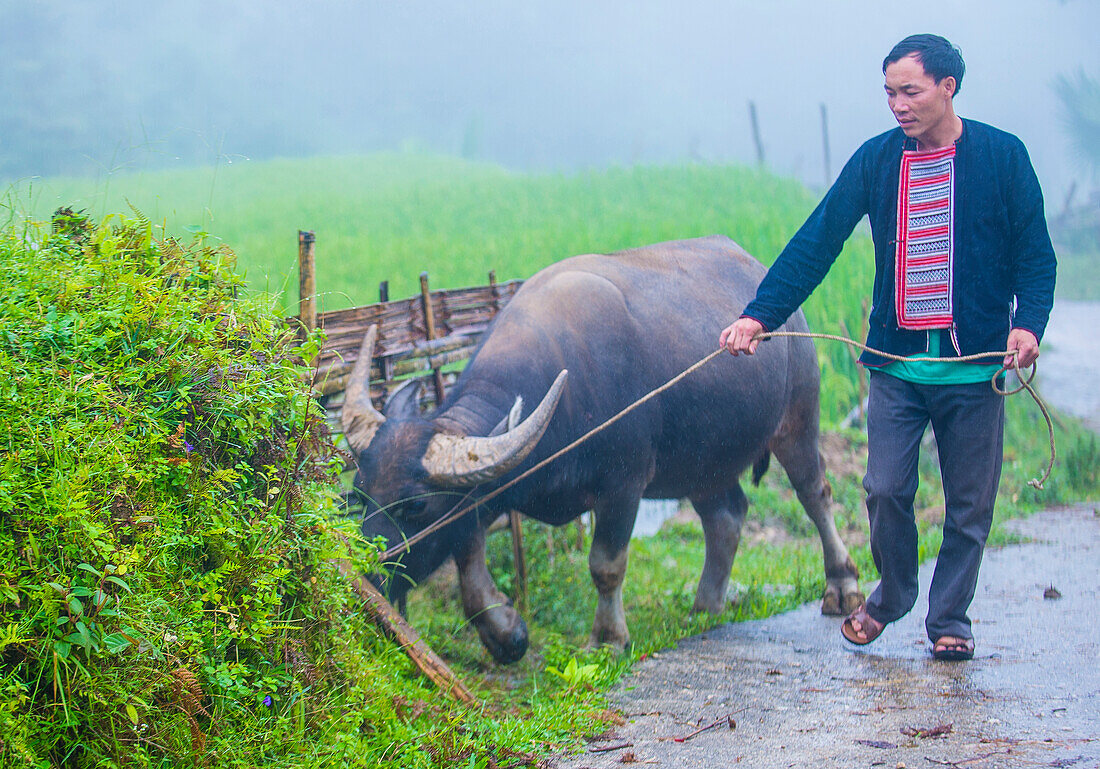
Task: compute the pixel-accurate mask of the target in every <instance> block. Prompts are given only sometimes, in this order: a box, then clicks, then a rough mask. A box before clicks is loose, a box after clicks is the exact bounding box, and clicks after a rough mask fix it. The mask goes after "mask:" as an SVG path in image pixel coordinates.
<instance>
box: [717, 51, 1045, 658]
mask: <svg viewBox="0 0 1100 769" xmlns="http://www.w3.org/2000/svg"><path fill="white" fill-rule="evenodd" d="M882 68H883V74H884V76H885V88H886V97H887V102H888V103H889V106H890V109H891V111H892V112H893V114H894V117H895V119H896V120H897V122H898V127H897V128H895V129H893V130H891V131H888V132H887V133H884V134H882V135H880V136H877V137H875V138H873V139H871V140H869V141H868V142H866V143H865V144H864V145H863V146H862V147H860V148H859V150H857V151H856V153H855V155H853V156H852V158H851V160H849V161H848V163H847V165H846V166H845V167H844V170H843V171H842V172H841V174H840V176H839V177H838V178H837V181H836V183H835V184H834V185H833V186H832V188H831V189H830V190H829V191H828V193H827V194H826V195H825V198H824V199H823V200H822V201H821V203H820V205H818V207H817V209H816V210H815V211H814V212H813V213H812V214H811V215H810V217H809V219H807V220H806V223H805V224H804V225H803V226H802V227H801V228H800V229H799V231H798V232H797V234H796V235H795V236H794V238H792V239H791V241H790V243H789V244H788V245H787V247H786V248H785V249H784V250H783V252H782V253H781V254H780V255H779V257H778V258H777V259H776V261H775V264H774V265H773V266H772V267H771V269H770V270H769V271H768V274H767V276H766V277H765V278H764V280H763V282H762V283H761V284H760V287H759V289H758V291H757V294H756V298H755V299H754V300H753V301H752V302H750V303H749V305H748V306H747V307H745V310H744V313H743V314H742V315H741V317H740V318H739V319H738V320H737V321H736V322H734V323H733V324H732V325H731V326H729V327H728V328H726V329H725V330H724V331H723V332H722V334H721V337H720V344H721V345H723V346H724V347H726V348H727V349H728V350H729V351H730V352H731V353H733V354H734V355H737V354H738V353H742V352H744V353H747V354H749V355H751V354H752V353H753V352H755V350H756V347H757V344H759V341H760V340H758V339H756V337H757V335H758V334H760V333H761V332H763V331H767V330H771V329H775V328H777V327H779V326H780V325H782V324H783V322H784V321H785V320H786V319H787V317H788V316H789V315H790V314H791V313H792V312H793V311H794V310H795V309H796V308H797V307H798V306H799V305H800V304H802V302H803V301H805V299H806V298H807V297H808V296H809V295H810V293H811V292H812V291H813V290H814V288H815V287H816V286H817V285H818V284H819V283H820V282H821V280H822V279H823V278H824V277H825V274H826V273H827V272H828V270H829V268H830V267H831V266H832V263H833V261H834V260H835V259H836V257H837V256H838V254H839V253H840V250H841V248H842V246H843V245H844V241H845V240H846V239H847V238H848V236H849V235H851V233H852V230H853V229H854V228H855V226H856V224H857V223H858V222H859V220H860V219H861V218H862V217H863V216H864V215H865V214H866V215H868V216H869V218H870V222H871V231H872V238H873V240H874V246H875V265H876V274H875V282H874V287H873V302H874V303H873V307H872V310H871V316H870V331H869V333H868V337H867V344H868V346H869V347H873V348H875V349H877V350H881V351H884V352H887V353H890V354H893V355H900V356H906V357H915V358H916V359H915V360H907V361H903V362H897V361H893V360H890V359H887V358H884V357H883V356H880V355H877V354H875V353H869V352H865V353H864V354H863V355H862V356H861V358H860V362H861V363H862V364H863V365H864V366H866V367H867V368H868V369H869V370H870V379H871V387H870V396H869V404H868V411H867V439H868V440H867V453H868V457H867V474H866V476H865V477H864V480H863V485H864V489H865V490H866V492H867V511H868V517H869V520H870V530H871V553H872V555H873V557H874V561H875V566H876V567H877V568H878V570H879V574H880V575H881V582H880V583H879V585H878V587H877V588H876V589H875V590H874V592H873V593H872V594H871V596H870V597H869V598H868V599H867V601H866V603H865V604H864V605H863V606H861V607H860V608H859V609H857V610H856V611H855V612H853V613H852V614H851V615H849V616H848V618H847V619H845V620H844V623H843V624H842V626H841V632H842V634H843V636H844V638H846V639H847V640H848V641H849V642H851V643H853V644H857V645H863V644H868V643H870V642H871V641H873V640H875V638H877V637H878V636H879V634H880V633H882V631H883V629H884V628H885V626H886V625H887V624H889V623H891V622H893V621H895V620H897V619H899V618H901V617H902V616H904V615H905V614H906V613H908V611H909V610H910V609H911V608H912V607H913V605H914V603H915V602H916V599H917V592H918V584H917V568H918V562H917V528H916V523H915V520H914V515H913V498H914V496H915V494H916V490H917V455H918V451H919V448H920V440H921V437H922V435H923V433H924V430H925V427H926V426H927V425H928V424H929V422H931V424H932V428H933V430H934V431H935V434H936V439H937V445H938V449H939V459H940V472H941V476H942V479H943V488H944V496H945V502H946V513H945V519H944V526H943V545H942V547H941V548H940V552H939V556H938V557H937V560H936V569H935V573H934V576H933V578H932V585H931V587H930V589H929V595H928V615H927V619H926V621H925V627H926V630H927V633H928V637H929V639H930V640H931V642H932V655H933V657H935V658H936V659H950V660H961V659H971V658H973V656H974V639H973V634H972V632H971V623H970V618H969V617H968V616H967V609H968V608H969V606H970V602H971V600H972V599H973V597H974V588H975V585H976V583H977V578H978V567H979V565H980V563H981V558H982V551H983V549H984V547H985V541H986V538H987V536H988V534H989V527H990V525H991V524H992V520H993V503H994V500H995V498H996V494H997V484H998V482H999V479H1000V472H1001V458H1002V443H1003V433H1004V401H1003V398H1002V397H1001V396H1000V395H998V394H997V393H996V392H995V391H994V390H993V389H992V388H991V387H990V383H989V380H990V378H991V376H992V375H993V373H995V372H996V370H997V369H998V368H999V366H1000V363H1001V362H1002V361H993V362H991V361H990V360H989V359H985V361H977V362H973V363H961V362H935V361H921V360H920V359H919V358H920V357H926V358H936V357H941V356H943V357H963V356H968V355H972V354H975V353H981V352H989V351H1004V350H1008V351H1009V354H1008V355H1006V356H1005V357H1004V360H1003V363H1004V365H1006V366H1007V365H1013V364H1014V363H1016V364H1018V365H1019V366H1020V367H1021V368H1023V367H1027V366H1030V365H1031V364H1032V362H1034V360H1035V358H1036V357H1037V356H1038V354H1039V340H1040V339H1042V336H1043V331H1044V329H1045V328H1046V323H1047V318H1048V315H1049V313H1050V309H1051V306H1052V304H1053V299H1054V278H1055V257H1054V250H1053V248H1052V247H1051V243H1050V236H1049V235H1048V233H1047V228H1046V220H1045V218H1044V215H1043V198H1042V192H1041V190H1040V188H1039V182H1038V180H1037V179H1036V177H1035V172H1034V170H1033V169H1032V166H1031V162H1030V160H1029V158H1028V155H1027V151H1026V150H1025V149H1024V146H1023V144H1022V143H1021V142H1020V140H1019V139H1017V138H1016V137H1015V136H1013V135H1011V134H1008V133H1005V132H1003V131H1000V130H998V129H996V128H993V127H991V126H988V125H985V124H983V123H979V122H976V121H972V120H963V119H961V118H959V117H958V116H957V115H956V114H955V109H954V97H955V96H956V95H957V94H958V92H959V87H960V86H961V84H962V77H963V72H964V65H963V60H962V57H961V55H960V54H959V51H958V49H956V48H955V47H954V46H952V45H951V43H949V42H948V41H947V40H945V39H944V38H942V37H938V36H936V35H914V36H911V37H908V38H906V39H905V40H903V41H901V42H900V43H898V45H896V46H895V47H894V49H893V50H892V51H891V52H890V54H889V55H888V56H887V57H886V59H885V60H884V61H883V65H882ZM1014 359H1015V360H1014Z"/></svg>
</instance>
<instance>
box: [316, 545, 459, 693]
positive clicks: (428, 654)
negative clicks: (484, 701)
mask: <svg viewBox="0 0 1100 769" xmlns="http://www.w3.org/2000/svg"><path fill="white" fill-rule="evenodd" d="M338 566H339V568H340V573H341V574H343V575H344V576H345V577H347V578H348V580H349V581H350V582H351V586H352V588H353V589H354V590H355V592H356V593H358V594H359V598H360V599H361V600H362V601H363V606H364V607H365V608H366V610H367V613H368V614H370V615H371V618H372V619H373V620H374V621H375V622H376V623H377V624H378V626H379V627H380V628H382V631H383V632H384V633H386V635H388V636H389V637H390V638H392V639H393V640H394V641H396V642H397V643H398V644H400V645H401V648H402V649H404V650H405V653H406V654H408V655H409V657H410V658H411V659H412V661H413V663H415V664H416V666H417V667H418V668H420V671H421V672H422V673H424V675H426V676H427V677H428V678H429V679H431V681H432V683H434V684H435V685H436V686H438V687H439V689H440V690H441V691H442V692H443V693H445V694H447V695H449V696H451V697H454V698H455V699H456V700H458V701H459V702H464V703H466V704H467V705H476V704H477V698H476V697H474V695H473V694H471V693H470V690H469V689H467V688H466V687H465V686H463V684H462V682H461V681H459V680H458V677H457V676H456V675H455V674H454V671H453V670H451V668H450V667H449V666H448V665H447V663H446V662H444V661H443V658H442V657H440V656H439V655H438V654H436V653H435V652H434V651H432V648H431V647H430V646H428V645H427V644H426V643H424V641H423V639H421V638H420V634H419V633H417V632H416V630H414V629H413V627H412V626H411V625H410V624H409V623H408V622H406V621H405V618H404V617H402V616H401V615H400V614H398V613H397V610H396V609H394V608H393V606H392V605H391V604H390V602H389V601H387V600H386V599H385V597H384V596H383V595H382V594H381V593H379V592H378V590H377V588H375V586H374V585H372V584H371V583H370V581H369V580H367V579H366V578H365V577H364V576H363V575H362V574H359V573H358V572H357V571H356V570H355V568H354V567H353V566H352V565H351V563H350V562H348V561H339V562H338Z"/></svg>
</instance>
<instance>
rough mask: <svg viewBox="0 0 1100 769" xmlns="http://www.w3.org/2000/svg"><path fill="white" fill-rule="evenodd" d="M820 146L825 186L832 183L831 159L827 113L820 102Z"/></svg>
mask: <svg viewBox="0 0 1100 769" xmlns="http://www.w3.org/2000/svg"><path fill="white" fill-rule="evenodd" d="M821 147H822V150H823V151H824V153H825V186H826V187H828V186H829V185H830V184H832V183H833V169H832V165H833V164H832V159H831V158H830V156H829V113H828V111H827V110H826V109H825V102H821Z"/></svg>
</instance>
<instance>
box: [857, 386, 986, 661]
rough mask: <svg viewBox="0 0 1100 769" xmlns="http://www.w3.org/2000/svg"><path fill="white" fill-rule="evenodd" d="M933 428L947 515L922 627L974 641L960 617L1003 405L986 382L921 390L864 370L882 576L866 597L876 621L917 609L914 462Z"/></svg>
mask: <svg viewBox="0 0 1100 769" xmlns="http://www.w3.org/2000/svg"><path fill="white" fill-rule="evenodd" d="M929 422H931V424H932V430H933V431H934V433H935V436H936V444H937V447H938V449H939V459H940V476H941V478H942V479H943V490H944V502H945V506H946V512H945V515H944V524H943V545H942V546H941V547H940V552H939V555H938V556H937V558H936V570H935V572H934V574H933V577H932V585H931V587H930V588H929V591H928V616H927V618H926V619H925V629H926V630H927V632H928V637H929V638H930V639H932V640H933V641H935V640H936V639H938V638H940V637H941V636H945V635H949V636H957V637H960V638H972V637H973V635H972V633H971V630H970V618H969V617H968V616H967V614H966V612H967V609H968V608H969V607H970V602H971V601H972V600H973V598H974V588H975V585H976V584H977V581H978V567H979V566H980V565H981V562H982V551H983V550H984V548H985V541H986V538H987V537H988V536H989V527H990V526H991V525H992V523H993V503H994V501H995V500H996V497H997V484H998V483H999V481H1000V477H1001V459H1002V453H1003V445H1004V398H1003V397H1002V396H1000V395H998V394H997V393H995V392H994V391H993V388H991V387H990V386H989V383H988V382H979V383H976V384H963V385H921V384H914V383H912V382H907V381H904V380H902V379H898V378H897V377H893V376H890V375H889V374H884V373H882V372H879V371H871V391H870V398H869V401H868V407H867V475H866V476H864V479H863V488H864V489H865V490H866V491H867V513H868V517H869V520H870V524H871V554H872V556H873V557H874V560H875V566H876V567H877V568H878V571H879V574H880V575H881V577H882V580H881V582H879V585H878V587H876V588H875V590H874V592H873V593H871V595H870V597H869V598H868V599H867V612H868V613H869V614H870V615H871V616H872V617H873V618H874V619H876V620H878V621H880V622H893V621H894V620H896V619H899V618H900V617H902V616H904V615H905V614H907V613H908V612H909V610H910V609H912V608H913V605H914V604H915V603H916V601H917V592H918V584H917V567H918V560H917V526H916V520H915V518H914V515H913V498H914V497H915V496H916V492H917V457H918V454H919V451H920V442H921V438H922V437H923V435H924V430H925V427H926V426H927V425H928V424H929Z"/></svg>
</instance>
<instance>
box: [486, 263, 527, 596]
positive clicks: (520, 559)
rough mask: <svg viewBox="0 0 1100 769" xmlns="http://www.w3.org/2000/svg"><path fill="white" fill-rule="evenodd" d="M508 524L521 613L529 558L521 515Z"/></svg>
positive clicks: (514, 421) (514, 418)
mask: <svg viewBox="0 0 1100 769" xmlns="http://www.w3.org/2000/svg"><path fill="white" fill-rule="evenodd" d="M495 278H496V276H495V275H494V274H493V273H489V279H490V281H492V282H493V283H494V284H495V282H496V281H495ZM519 422H520V415H519V414H518V413H517V414H509V415H508V429H509V430H514V429H516V427H518V426H519ZM508 524H509V527H510V528H511V530H512V563H514V564H515V567H516V590H515V593H516V594H515V595H514V596H513V597H512V600H513V601H514V602H515V604H516V608H517V609H518V610H519V611H521V612H522V611H525V610H526V609H527V556H526V554H525V553H524V550H523V528H522V527H521V526H520V517H519V513H518V512H516V511H515V510H509V511H508Z"/></svg>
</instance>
